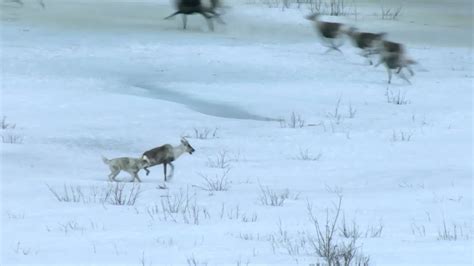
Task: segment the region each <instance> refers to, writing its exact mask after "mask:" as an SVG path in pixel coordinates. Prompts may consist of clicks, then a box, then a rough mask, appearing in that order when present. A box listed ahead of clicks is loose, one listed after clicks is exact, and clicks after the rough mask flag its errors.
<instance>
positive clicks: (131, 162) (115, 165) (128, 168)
mask: <svg viewBox="0 0 474 266" xmlns="http://www.w3.org/2000/svg"><path fill="white" fill-rule="evenodd" d="M102 161H104V163H105V164H107V165H108V166H109V168H110V174H109V181H117V180H115V177H116V176H117V175H118V174H119V173H120V171H125V172H127V173H129V174H130V175H131V176H132V177H133V179H132V181H131V182H134V181H135V179H136V180H138V182H142V181H141V180H140V177H138V172H139V171H140V170H141V169H143V168H145V167H147V166H148V162H147V161H146V160H144V159H142V158H129V157H120V158H115V159H111V160H109V159H107V158H105V157H104V156H102ZM147 172H148V171H147Z"/></svg>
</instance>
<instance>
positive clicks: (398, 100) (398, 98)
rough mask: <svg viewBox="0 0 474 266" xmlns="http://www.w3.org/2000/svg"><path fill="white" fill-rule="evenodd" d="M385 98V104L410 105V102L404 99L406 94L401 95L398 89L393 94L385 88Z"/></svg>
mask: <svg viewBox="0 0 474 266" xmlns="http://www.w3.org/2000/svg"><path fill="white" fill-rule="evenodd" d="M385 96H386V97H387V103H392V104H396V105H405V104H409V103H410V101H409V100H408V99H407V98H406V93H403V94H402V92H401V90H400V89H399V90H398V91H397V92H393V91H392V90H390V89H389V88H388V87H387V89H386V91H385Z"/></svg>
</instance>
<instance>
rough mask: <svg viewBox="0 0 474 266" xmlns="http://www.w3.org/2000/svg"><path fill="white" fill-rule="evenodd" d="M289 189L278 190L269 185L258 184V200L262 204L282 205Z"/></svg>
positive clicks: (288, 193)
mask: <svg viewBox="0 0 474 266" xmlns="http://www.w3.org/2000/svg"><path fill="white" fill-rule="evenodd" d="M289 195H290V191H289V190H288V189H285V190H284V191H281V192H278V191H275V190H273V189H270V188H269V187H264V186H262V185H260V196H259V201H260V203H261V204H262V205H266V206H283V204H284V203H285V200H287V199H288V197H289Z"/></svg>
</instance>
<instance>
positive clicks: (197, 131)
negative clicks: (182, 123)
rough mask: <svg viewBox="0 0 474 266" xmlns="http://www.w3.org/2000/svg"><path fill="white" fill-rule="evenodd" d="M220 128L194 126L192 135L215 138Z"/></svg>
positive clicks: (197, 137) (199, 137) (201, 137)
mask: <svg viewBox="0 0 474 266" xmlns="http://www.w3.org/2000/svg"><path fill="white" fill-rule="evenodd" d="M217 130H218V128H217V127H216V128H214V129H210V128H208V127H204V128H194V129H193V135H192V136H190V137H192V138H195V139H215V138H217Z"/></svg>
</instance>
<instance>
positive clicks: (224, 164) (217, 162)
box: [207, 150, 231, 169]
mask: <svg viewBox="0 0 474 266" xmlns="http://www.w3.org/2000/svg"><path fill="white" fill-rule="evenodd" d="M230 162H231V159H230V158H229V156H228V153H227V151H225V150H223V151H219V152H218V153H217V154H216V156H215V157H214V158H211V157H209V158H207V166H209V167H212V168H223V169H224V168H229V167H230V166H231V164H230Z"/></svg>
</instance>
